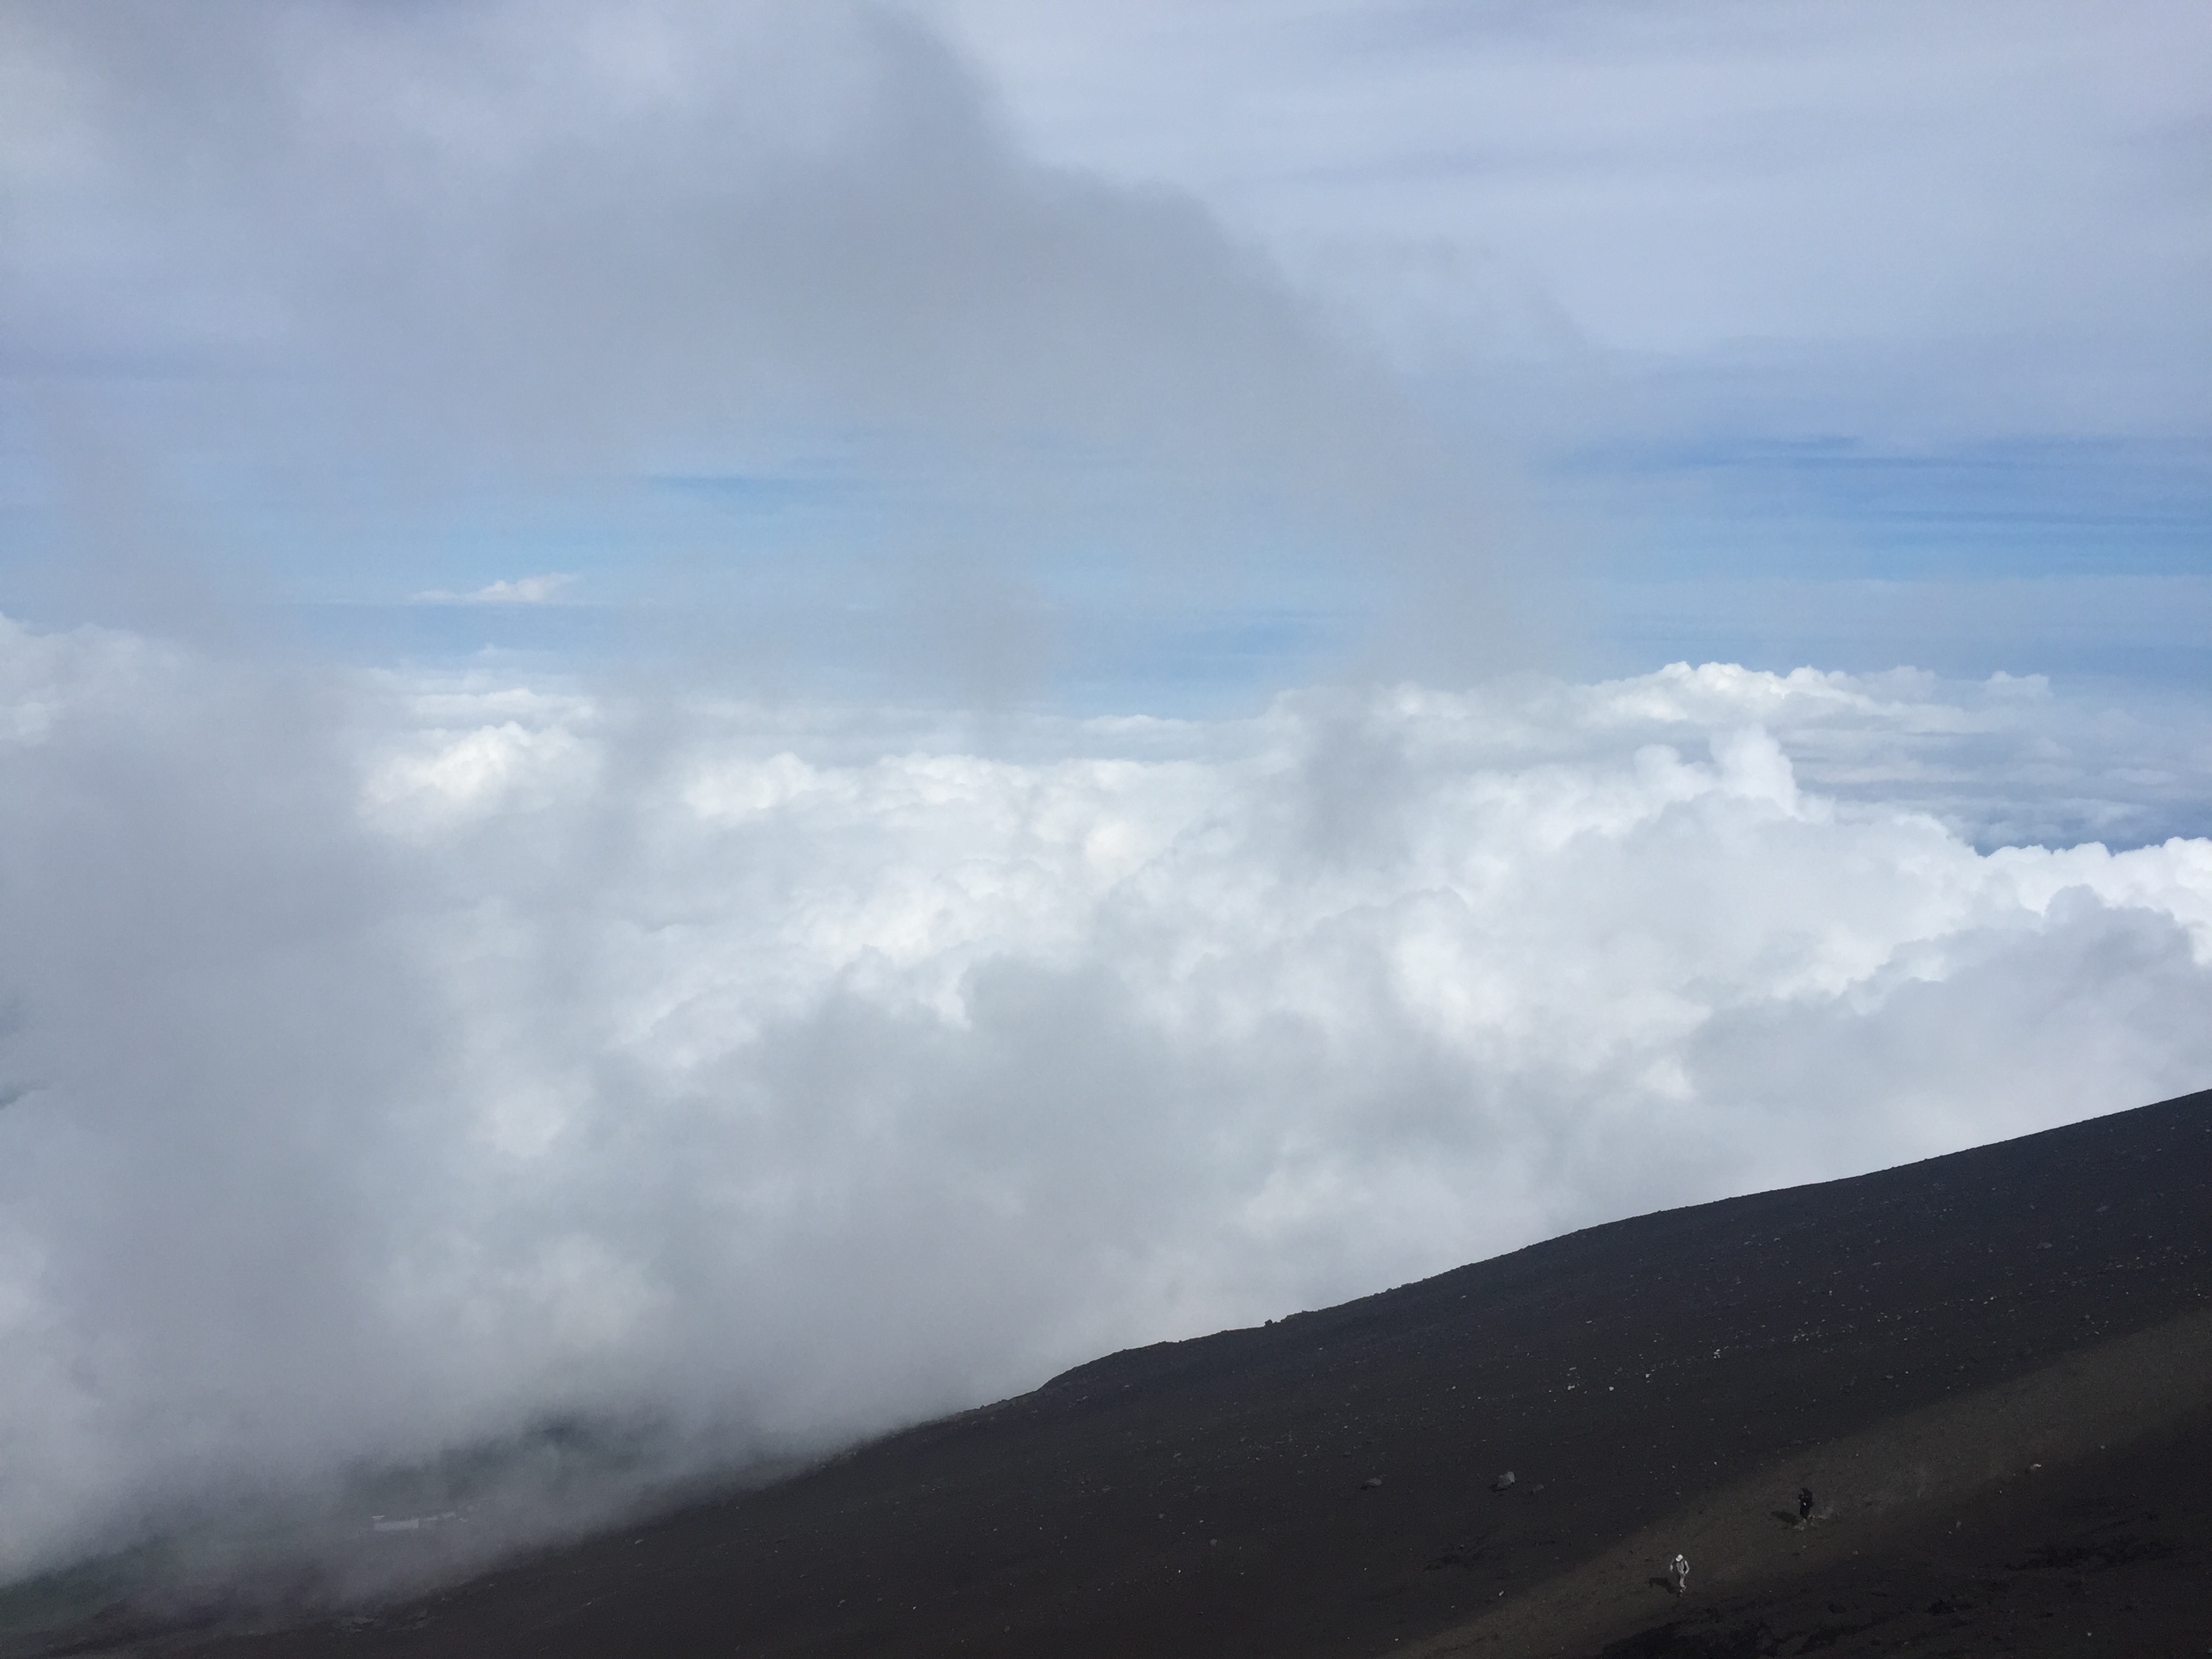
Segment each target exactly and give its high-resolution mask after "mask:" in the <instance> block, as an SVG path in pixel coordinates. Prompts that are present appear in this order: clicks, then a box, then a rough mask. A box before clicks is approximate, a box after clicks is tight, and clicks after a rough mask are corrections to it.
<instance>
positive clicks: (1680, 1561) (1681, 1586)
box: [1667, 1552, 1690, 1595]
mask: <svg viewBox="0 0 2212 1659" xmlns="http://www.w3.org/2000/svg"><path fill="white" fill-rule="evenodd" d="M1667 1571H1668V1572H1670V1573H1672V1574H1674V1594H1675V1595H1688V1594H1689V1593H1690V1558H1689V1557H1688V1556H1686V1555H1683V1554H1681V1553H1679V1552H1678V1553H1676V1554H1675V1557H1674V1559H1673V1560H1672V1561H1669V1562H1668V1564H1667Z"/></svg>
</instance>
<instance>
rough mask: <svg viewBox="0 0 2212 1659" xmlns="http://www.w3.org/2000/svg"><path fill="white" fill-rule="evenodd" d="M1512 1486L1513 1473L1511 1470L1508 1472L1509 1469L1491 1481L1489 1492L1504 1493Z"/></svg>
mask: <svg viewBox="0 0 2212 1659" xmlns="http://www.w3.org/2000/svg"><path fill="white" fill-rule="evenodd" d="M1512 1484H1513V1471H1512V1470H1510V1469H1508V1470H1506V1471H1505V1473H1504V1474H1501V1475H1499V1476H1498V1479H1497V1480H1493V1481H1492V1482H1491V1483H1490V1489H1491V1491H1492V1492H1504V1490H1505V1489H1506V1488H1507V1487H1508V1486H1511V1485H1512Z"/></svg>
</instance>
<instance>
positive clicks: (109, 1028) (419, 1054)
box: [0, 625, 2212, 1576]
mask: <svg viewBox="0 0 2212 1659" xmlns="http://www.w3.org/2000/svg"><path fill="white" fill-rule="evenodd" d="M2207 754H2208V749H2207V745H2206V734H2205V732H2203V730H2201V729H2200V730H2197V731H2195V732H2183V731H2178V730H2176V729H2174V728H2173V727H2172V726H2166V725H2162V724H2160V723H2159V722H2156V721H2148V720H2147V721H2142V722H2139V723H2138V722H2130V721H2128V720H2124V719H2122V718H2119V717H2118V716H2114V715H2112V714H2109V713H2107V712H2105V711H2101V710H2100V709H2097V708H2089V707H2087V706H2084V705H2077V704H2076V703H2074V702H2069V700H2068V699H2067V698H2066V697H2064V696H2056V695H2053V694H2052V693H2051V691H2050V690H2048V689H2047V688H2045V687H2044V686H2042V685H2041V684H2040V683H2039V682H2033V681H2004V680H1999V681H1996V682H1992V683H1990V684H1979V685H1959V684H1939V683H1936V682H1934V681H1932V680H1930V679H1929V678H1926V677H1923V676H1915V675H1911V674H1908V673H1899V674H1896V675H1891V676H1886V677H1881V678H1862V679H1853V678H1845V677H1842V676H1834V675H1821V674H1816V673H1813V672H1810V671H1800V672H1798V673H1796V674H1793V675H1790V676H1789V677H1787V678H1778V677H1776V676H1772V675H1767V674H1759V673H1751V672H1747V671H1741V670H1739V669H1734V668H1726V667H1718V666H1709V667H1705V668H1700V669H1694V670H1692V669H1687V668H1683V667H1679V666H1678V667H1675V668H1671V669H1668V670H1666V671H1662V672H1659V673H1655V674H1651V675H1649V676H1646V677H1644V678H1638V679H1633V680H1626V681H1621V682H1616V683H1613V684H1602V685H1595V686H1577V685H1571V684H1560V683H1557V682H1549V681H1528V682H1526V683H1519V684H1506V685H1498V686H1492V687H1490V688H1488V689H1486V690H1478V691H1474V692H1471V693H1467V694H1459V695H1446V694H1442V693H1435V692H1429V691H1424V690H1418V689H1414V688H1410V687H1407V688H1396V689H1389V690H1372V691H1364V692H1354V691H1348V690H1311V691H1308V692H1303V693H1299V694H1297V695H1293V696H1286V697H1284V698H1282V699H1280V700H1279V701H1278V702H1276V703H1275V704H1274V705H1273V707H1272V708H1269V709H1268V710H1267V712H1266V713H1265V714H1263V715H1261V716H1260V717H1258V718H1255V719H1251V720H1241V721H1226V722H1221V723H1216V724H1211V725H1206V724H1189V723H1175V722H1164V721H1158V720H1094V721H1081V722H1078V721H1066V720H1053V719H1048V718H1044V717H1036V718H1024V717H1015V716H1008V715H1003V714H1002V715H1000V716H997V717H995V718H994V720H990V721H988V722H984V723H975V722H963V721H961V720H957V719H953V718H951V717H947V716H943V715H939V714H927V713H917V712H915V711H911V710H906V711H902V710H899V709H881V708H878V709H870V708H822V707H809V708H795V707H781V708H769V707H761V706H749V705H740V704H734V703H726V702H712V701H708V700H694V701H690V702H685V701H683V700H680V699H671V700H665V701H662V702H657V703H651V704H648V703H646V702H635V701H629V702H626V701H624V700H623V699H622V698H619V697H616V696H605V695H594V694H591V693H588V692H586V691H581V690H575V689H573V688H552V689H548V688H544V687H532V686H531V685H527V684H499V683H494V682H492V681H489V680H483V681H459V680H456V681H431V680H424V679H416V680H409V679H403V678H382V679H372V680H356V681H349V682H344V683H338V682H336V681H333V680H330V679H313V678H286V677H284V676H283V675H282V674H278V673H274V672H270V671H258V670H247V669H245V668H241V667H238V666H236V665H228V664H225V663H222V662H219V661H215V660H211V659H207V658H205V657H204V656H199V655H195V654H192V653H187V652H184V651H182V650H179V649H177V648H174V647H169V646H166V645H163V644H161V643H160V642H158V641H152V640H149V639H146V638H143V637H138V636H135V635H126V634H118V633H111V632H100V631H94V630H85V631H80V632H76V633H69V634H47V635H40V634H35V633H33V632H30V631H27V630H25V629H19V628H16V627H15V626H13V625H5V626H4V627H0V995H3V996H4V1007H5V1012H6V1018H5V1026H4V1030H5V1036H4V1039H0V1100H5V1101H6V1102H7V1104H6V1106H5V1108H4V1109H0V1572H4V1573H5V1574H8V1575H10V1576H13V1575H16V1574H20V1573H23V1572H26V1571H34V1570H37V1569H39V1568H40V1567H42V1566H45V1565H52V1564H53V1563H55V1562H57V1561H59V1560H62V1559H66V1558H68V1557H70V1555H71V1554H73V1553H78V1552H82V1551H84V1550H88V1549H91V1548H95V1547H102V1546H104V1545H106V1544H110V1543H112V1542H114V1541H118V1540H119V1539H122V1538H125V1537H127V1536H129V1535H131V1533H132V1531H133V1529H134V1528H139V1527H142V1526H143V1525H145V1524H147V1523H148V1522H149V1518H151V1519H153V1520H156V1521H158V1520H159V1519H160V1517H161V1516H164V1515H166V1514H168V1513H171V1512H172V1510H173V1507H174V1506H175V1505H178V1504H182V1503H185V1502H187V1501H188V1500H191V1499H194V1498H213V1499H218V1500H223V1501H230V1500H236V1501H240V1502H243V1501H246V1500H247V1499H252V1501H255V1502H260V1501H263V1500H264V1499H268V1498H270V1496H271V1495H272V1494H275V1495H277V1496H280V1497H281V1496H282V1495H283V1494H284V1493H287V1492H297V1491H302V1490H313V1489H314V1488H315V1487H316V1486H318V1484H319V1483H321V1482H324V1481H325V1480H326V1479H328V1478H331V1477H334V1476H335V1474H337V1473H338V1472H341V1471H345V1470H352V1471H355V1472H356V1473H357V1472H358V1471H360V1470H362V1469H364V1468H377V1467H379V1466H381V1465H384V1464H387V1463H406V1462H422V1461H424V1460H429V1459H435V1457H436V1456H437V1455H439V1454H440V1453H441V1451H445V1450H447V1449H455V1448H465V1447H471V1446H477V1445H481V1444H483V1443H489V1442H493V1441H496V1440H499V1439H500V1438H501V1437H511V1436H513V1435H516V1434H518V1433H523V1432H526V1431H533V1430H537V1429H542V1428H543V1427H544V1425H557V1424H562V1423H595V1424H602V1425H636V1426H637V1428H638V1431H639V1432H641V1433H647V1434H648V1435H649V1437H651V1440H652V1444H653V1448H654V1449H653V1451H652V1453H651V1455H649V1456H648V1455H643V1454H641V1455H640V1456H639V1457H638V1458H637V1459H636V1460H635V1467H636V1468H638V1469H640V1470H641V1471H644V1472H646V1473H647V1474H650V1475H651V1477H652V1478H653V1479H665V1478H669V1477H670V1476H671V1475H673V1474H681V1473H682V1472H683V1471H684V1469H685V1468H704V1467H708V1466H710V1465H720V1464H722V1463H726V1462H735V1461H739V1460H743V1459H744V1458H747V1457H751V1456H757V1455H775V1454H784V1453H791V1452H794V1451H796V1452H804V1451H805V1450H807V1449H818V1448H822V1447H825V1446H829V1445H831V1444H834V1443H836V1442H837V1441H838V1440H839V1439H840V1438H841V1437H849V1436H852V1435H854V1434H858V1433H861V1432H865V1431H870V1430H872V1429H875V1428H878V1427H881V1426H884V1425H889V1424H891V1423H894V1422H896V1421H899V1420H902V1419H912V1418H915V1417H917V1416H920V1415H923V1414H927V1413H933V1412H936V1411H939V1410H941V1409H944V1408H947V1407H957V1406H960V1405H963V1404H968V1403H972V1402H975V1401H981V1400H983V1399H987V1398H990V1397H994V1396H996V1395H1003V1394H1005V1393H1007V1392H1009V1391H1012V1390H1015V1389H1021V1388H1024V1387H1026V1386H1028V1385H1030V1384H1032V1383H1036V1381H1038V1380H1040V1379H1042V1377H1043V1376H1046V1375H1048V1373H1050V1372H1051V1371H1053V1370H1055V1369H1057V1368H1060V1367H1062V1366H1065V1365H1066V1364H1071V1363H1073V1362H1076V1361H1079V1360H1081V1359H1083V1358H1087V1357H1090V1356H1091V1355H1093V1354H1096V1353H1097V1352H1102V1351H1104V1350H1108V1349H1111V1348H1114V1347H1116V1346H1123V1345H1127V1344H1131V1343H1137V1342H1144V1341H1149V1340H1155V1339H1158V1338H1161V1337H1167V1336H1177V1335H1183V1334H1191V1333H1194V1332H1199V1331H1202V1330H1206V1329H1209V1328H1215V1327H1218V1326H1221V1325H1225V1324H1232V1323H1238V1322H1256V1321H1258V1320H1260V1319H1261V1318H1263V1317H1266V1316H1272V1315H1278V1314H1281V1313H1283V1312H1285V1311H1288V1310H1293V1309H1297V1308H1300V1307H1307V1306H1314V1305H1318V1304H1325V1303H1328V1302H1331V1301H1334V1300H1336V1299H1339V1298H1341V1297H1346V1296H1350V1295H1353V1294H1357V1293H1359V1292H1363V1291H1370V1290H1373V1289H1376V1288H1378V1287H1381V1286H1383V1285H1389V1284H1392V1283H1395V1282H1399V1281H1402V1280H1405V1279H1410V1278H1413V1277H1415V1276H1417V1275H1420V1274H1424V1273H1431V1272H1433V1271H1436V1270H1438V1269H1441V1268H1443V1267H1449V1266H1451V1265H1453V1264H1455V1263H1458V1262H1462V1261H1468V1260H1469V1259H1473V1258H1476V1257H1480V1256H1483V1255H1489V1254H1492V1253H1494V1252H1497V1251H1499V1250H1503V1249H1510V1248H1511V1247H1514V1246H1516V1245H1519V1244H1522V1243H1527V1242H1528V1241H1530V1240H1533V1239H1536V1238H1539V1237H1544V1236H1547V1235H1549V1234H1553V1233H1556V1232H1558V1231H1561V1230H1563V1229H1567V1228H1571V1227H1573V1226H1576V1225H1582V1224H1584V1223H1589V1222H1592V1221H1596V1220H1599V1219H1602V1218H1610V1217H1616V1216H1622V1215H1626V1214H1630V1213H1633V1212H1641V1211H1646V1210H1650V1209H1652V1208H1654V1207H1657V1206H1666V1205H1673V1204H1680V1203H1683V1202H1687V1201H1691V1200H1702V1199H1708V1198H1712V1197H1716V1196H1719V1195H1723V1194H1730V1193H1736V1192H1741V1191H1745V1190H1747V1189H1753V1188H1765V1187H1770V1186H1773V1185H1777V1184H1781V1183H1785V1182H1799V1181H1806V1180H1812V1179H1817V1178H1820V1177H1824V1176H1838V1175H1843V1174H1847V1173H1850V1172H1854V1171H1858V1170H1867V1169H1869V1168H1873V1167H1876V1166H1880V1165H1885V1164H1893V1163H1896V1162H1899V1161H1901V1160H1905V1159H1909V1158H1917V1157H1920V1156H1923V1155H1926V1154H1929V1153H1933V1152H1941V1151H1944V1150H1947V1149H1950V1148H1954V1147H1960V1146H1967V1145H1971V1144H1974V1143H1978V1142H1983V1141H1987V1140H1990V1139H1997V1138H2000V1137H2003V1136H2008V1135H2013V1134H2016V1133H2022V1132H2025V1131H2028V1130H2033V1129H2035V1128H2039V1127H2045V1126H2046V1125H2050V1124H2052V1123H2056V1122H2059V1121H2067V1120H2070V1119H2075V1118H2078V1117H2081V1116H2083V1115H2090V1114H2093V1113H2097V1112H2100V1111H2105V1110H2109V1109H2118V1108H2122V1107H2126V1106H2130V1105H2133V1104H2136V1103H2142V1102H2144V1101H2148V1100H2152V1099H2155V1098H2159V1097H2163V1096H2167V1095H2172V1094H2174V1093H2178V1092H2181V1091H2185V1090H2188V1089H2191V1088H2196V1087H2201V1086H2203V1085H2204V1084H2205V1083H2206V1082H2207V1081H2208V1080H2212V1025H2208V1023H2207V1022H2206V1021H2205V1020H2204V1018H2203V1011H2204V1009H2205V1008H2206V1007H2207V1006H2212V1004H2209V1003H2208V994H2212V840H2207V839H2203V838H2201V837H2200V838H2196V839H2189V838H2182V837H2176V838H2173V839H2168V840H2165V841H2163V842H2155V843H2153V844H2146V845H2136V846H2134V847H2132V848H2129V849H2128V850H2122V851H2108V850H2106V847H2105V846H2102V845H2099V844H2096V843H2095V842H2093V841H2092V840H2091V839H2090V837H2092V836H2095V835H2099V834H2102V835H2105V836H2107V837H2108V838H2109V839H2111V840H2112V842H2114V843H2115V844H2124V843H2125V842H2128V841H2130V840H2140V839H2142V837H2143V836H2147V835H2162V834H2165V833H2166V832H2167V831H2171V830H2172V829H2176V828H2189V827H2191V825H2192V824H2196V825H2201V824H2202V823H2203V801H2204V799H2205V795H2206V778H2207V773H2208V768H2207V763H2206V758H2207ZM2023 835H2033V836H2041V837H2043V838H2045V839H2055V840H2059V841H2069V840H2070V841H2072V842H2075V843H2078V844H2070V845H2066V844H2062V845H2053V846H2048V847H2045V846H2033V845H2021V846H2006V845H2002V844H1999V843H2001V842H2003V841H2005V840H2008V839H2015V840H2016V839H2019V838H2021V836H2023ZM641 1478H642V1477H641ZM366 1501H367V1500H364V1502H366ZM537 1518H538V1519H541V1520H542V1519H544V1518H545V1516H544V1515H543V1514H541V1515H539V1516H537ZM333 1524H334V1525H336V1526H337V1527H338V1528H339V1530H340V1531H343V1530H344V1529H345V1528H353V1529H354V1530H356V1531H360V1532H365V1531H366V1528H367V1527H368V1516H366V1515H365V1514H364V1515H362V1516H344V1515H341V1516H339V1517H338V1520H337V1522H333Z"/></svg>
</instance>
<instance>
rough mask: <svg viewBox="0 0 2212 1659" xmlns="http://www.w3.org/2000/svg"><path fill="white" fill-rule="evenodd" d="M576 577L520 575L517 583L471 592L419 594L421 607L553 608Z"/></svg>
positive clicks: (443, 590) (442, 590)
mask: <svg viewBox="0 0 2212 1659" xmlns="http://www.w3.org/2000/svg"><path fill="white" fill-rule="evenodd" d="M575 582H576V578H575V577H574V576H573V575H568V574H557V573H549V574H545V575H543V576H518V577H515V578H514V579H513V580H499V581H495V582H487V583H485V584H484V585H483V586H482V587H478V588H472V589H471V590H470V591H469V592H465V593H464V592H453V590H452V589H450V588H444V587H432V588H426V589H424V590H423V591H422V592H420V593H417V594H416V595H415V602H416V604H417V605H553V604H556V603H557V602H558V601H559V599H560V595H561V594H562V592H563V591H564V590H566V589H568V588H569V587H573V586H574V585H575Z"/></svg>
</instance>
